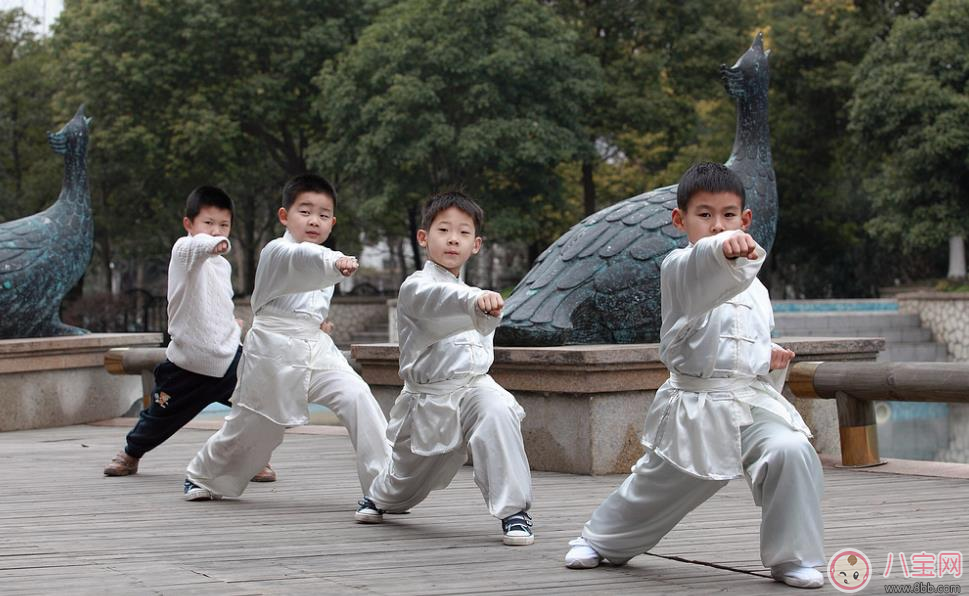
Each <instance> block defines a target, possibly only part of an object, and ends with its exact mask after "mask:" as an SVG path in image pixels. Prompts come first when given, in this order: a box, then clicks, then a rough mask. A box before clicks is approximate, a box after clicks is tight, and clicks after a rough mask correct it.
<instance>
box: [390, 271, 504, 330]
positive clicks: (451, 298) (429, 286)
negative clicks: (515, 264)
mask: <svg viewBox="0 0 969 596" xmlns="http://www.w3.org/2000/svg"><path fill="white" fill-rule="evenodd" d="M397 306H398V308H400V310H401V312H403V313H404V314H406V315H407V316H409V317H411V318H412V319H414V320H416V321H417V322H418V324H419V325H420V327H421V330H422V331H423V332H424V333H425V334H427V335H428V336H429V339H431V340H432V341H439V340H441V339H444V338H445V337H448V336H449V335H454V334H455V333H460V332H462V331H471V330H472V329H473V330H476V331H477V332H478V333H481V334H482V335H488V334H490V333H492V332H493V331H494V330H495V329H496V328H497V327H498V324H499V323H500V322H501V308H502V307H503V306H504V301H503V300H502V299H501V295H500V294H498V293H496V292H490V291H487V290H482V289H479V288H472V287H470V286H466V285H462V284H455V283H444V282H436V281H430V280H424V279H420V278H417V279H415V278H410V279H408V280H407V281H405V282H404V284H403V285H402V286H401V287H400V293H399V295H398V297H397ZM485 308H486V309H488V311H490V312H491V313H493V315H494V316H492V314H488V313H486V312H485V310H484V309H485Z"/></svg>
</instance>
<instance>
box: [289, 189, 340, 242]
mask: <svg viewBox="0 0 969 596" xmlns="http://www.w3.org/2000/svg"><path fill="white" fill-rule="evenodd" d="M279 223H281V224H283V225H284V226H286V229H287V230H289V233H290V234H292V235H293V238H294V239H295V240H296V241H297V242H312V243H313V244H323V243H324V242H325V241H326V239H327V238H329V237H330V232H331V231H333V225H334V224H335V223H336V216H335V215H333V199H332V198H331V197H330V195H328V194H324V193H321V192H304V193H300V194H299V196H297V197H296V200H295V201H293V204H292V205H291V206H290V207H289V209H288V210H287V209H283V208H282V207H280V208H279Z"/></svg>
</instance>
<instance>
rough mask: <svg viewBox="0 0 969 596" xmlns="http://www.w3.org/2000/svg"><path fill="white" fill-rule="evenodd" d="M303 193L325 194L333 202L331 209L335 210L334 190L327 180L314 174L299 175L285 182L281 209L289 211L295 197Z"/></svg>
mask: <svg viewBox="0 0 969 596" xmlns="http://www.w3.org/2000/svg"><path fill="white" fill-rule="evenodd" d="M304 192H318V193H321V194H325V195H326V196H328V197H330V199H332V200H333V209H334V210H335V209H336V189H335V188H333V185H332V184H330V181H329V180H327V179H326V178H324V177H323V176H318V175H316V174H300V175H298V176H293V177H292V178H290V179H289V180H287V181H286V184H284V185H283V209H285V210H287V211H289V208H290V207H292V206H293V203H295V202H296V197H298V196H299V195H301V194H303V193H304Z"/></svg>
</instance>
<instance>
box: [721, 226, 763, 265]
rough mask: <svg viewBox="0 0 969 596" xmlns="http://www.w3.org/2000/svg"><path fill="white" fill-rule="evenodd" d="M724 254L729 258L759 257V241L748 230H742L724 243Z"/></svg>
mask: <svg viewBox="0 0 969 596" xmlns="http://www.w3.org/2000/svg"><path fill="white" fill-rule="evenodd" d="M723 256H725V257H727V258H728V259H736V258H737V257H746V258H748V259H756V258H757V243H756V242H754V238H753V236H751V235H750V234H747V233H746V232H740V233H739V234H734V235H733V236H730V237H729V238H727V240H726V241H724V243H723Z"/></svg>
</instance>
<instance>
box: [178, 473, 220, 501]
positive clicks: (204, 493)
mask: <svg viewBox="0 0 969 596" xmlns="http://www.w3.org/2000/svg"><path fill="white" fill-rule="evenodd" d="M184 486H185V500H186V501H219V500H221V499H222V495H217V494H215V493H214V492H212V491H210V490H209V489H207V488H202V487H201V486H199V485H197V484H195V483H194V482H192V481H191V480H189V479H188V478H186V479H185V485H184Z"/></svg>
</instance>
